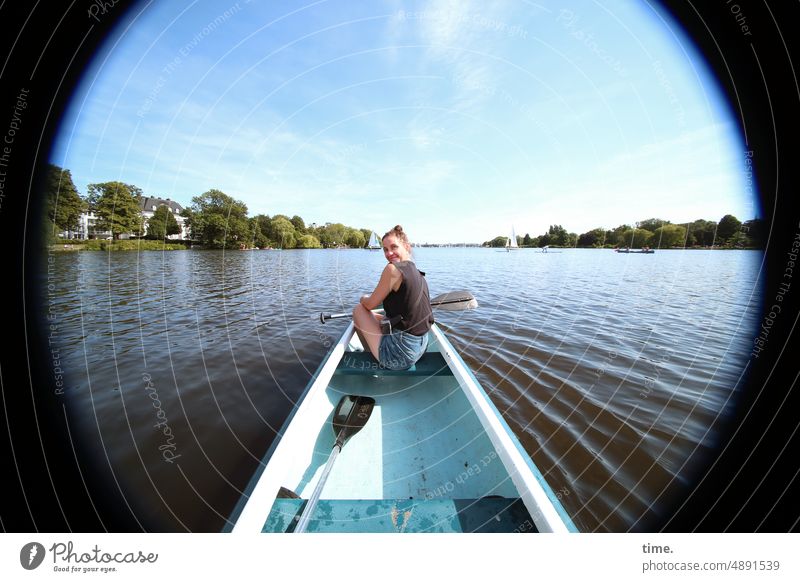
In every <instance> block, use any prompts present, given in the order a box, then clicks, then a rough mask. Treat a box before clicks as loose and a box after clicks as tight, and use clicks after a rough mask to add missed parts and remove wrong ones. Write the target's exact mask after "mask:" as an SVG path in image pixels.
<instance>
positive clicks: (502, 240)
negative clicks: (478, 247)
mask: <svg viewBox="0 0 800 582" xmlns="http://www.w3.org/2000/svg"><path fill="white" fill-rule="evenodd" d="M507 242H508V237H507V236H496V237H494V238H493V239H492V240H489V241H486V242H485V243H483V245H482V246H485V247H492V248H500V247H504V246H506V243H507Z"/></svg>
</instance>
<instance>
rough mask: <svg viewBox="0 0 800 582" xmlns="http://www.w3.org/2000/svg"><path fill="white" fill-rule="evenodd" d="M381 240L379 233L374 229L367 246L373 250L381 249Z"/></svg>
mask: <svg viewBox="0 0 800 582" xmlns="http://www.w3.org/2000/svg"><path fill="white" fill-rule="evenodd" d="M381 246H382V245H381V241H380V239H379V238H378V235H377V234H376V233H375V231H374V230H373V231H372V234H371V235H370V236H369V242H368V243H367V248H368V249H369V250H371V251H376V250H380V248H381Z"/></svg>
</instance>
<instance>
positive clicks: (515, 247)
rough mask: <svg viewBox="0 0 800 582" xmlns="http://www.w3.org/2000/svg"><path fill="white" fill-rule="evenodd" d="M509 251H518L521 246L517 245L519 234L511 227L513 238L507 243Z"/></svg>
mask: <svg viewBox="0 0 800 582" xmlns="http://www.w3.org/2000/svg"><path fill="white" fill-rule="evenodd" d="M506 250H507V251H518V250H519V245H518V244H517V233H515V232H514V226H513V225H512V226H511V237H510V238H509V239H508V241H507V242H506Z"/></svg>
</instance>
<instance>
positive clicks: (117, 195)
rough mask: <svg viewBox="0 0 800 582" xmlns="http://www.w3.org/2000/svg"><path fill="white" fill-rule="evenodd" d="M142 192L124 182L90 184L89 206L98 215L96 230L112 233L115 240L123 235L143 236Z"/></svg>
mask: <svg viewBox="0 0 800 582" xmlns="http://www.w3.org/2000/svg"><path fill="white" fill-rule="evenodd" d="M141 197H142V190H141V189H140V188H137V187H136V186H132V185H130V184H125V183H123V182H103V183H100V184H89V195H88V199H89V205H90V207H91V209H92V210H94V212H95V214H97V223H96V229H97V230H98V231H101V232H102V231H111V234H112V235H113V237H114V238H115V239H118V238H119V236H120V235H121V234H128V233H133V234H135V235H141V234H142V214H141V211H140V208H139V202H140V200H141Z"/></svg>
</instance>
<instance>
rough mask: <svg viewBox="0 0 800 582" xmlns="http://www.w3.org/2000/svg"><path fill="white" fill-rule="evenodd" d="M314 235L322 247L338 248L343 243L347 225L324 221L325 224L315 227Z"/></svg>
mask: <svg viewBox="0 0 800 582" xmlns="http://www.w3.org/2000/svg"><path fill="white" fill-rule="evenodd" d="M316 235H317V238H318V239H319V242H320V243H321V244H322V246H323V247H324V248H326V249H331V248H338V247H341V246H342V245H344V244H345V238H346V237H347V227H346V226H345V225H343V224H341V223H340V222H337V223H334V224H331V223H330V222H326V223H325V226H320V227H319V228H317V232H316Z"/></svg>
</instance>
